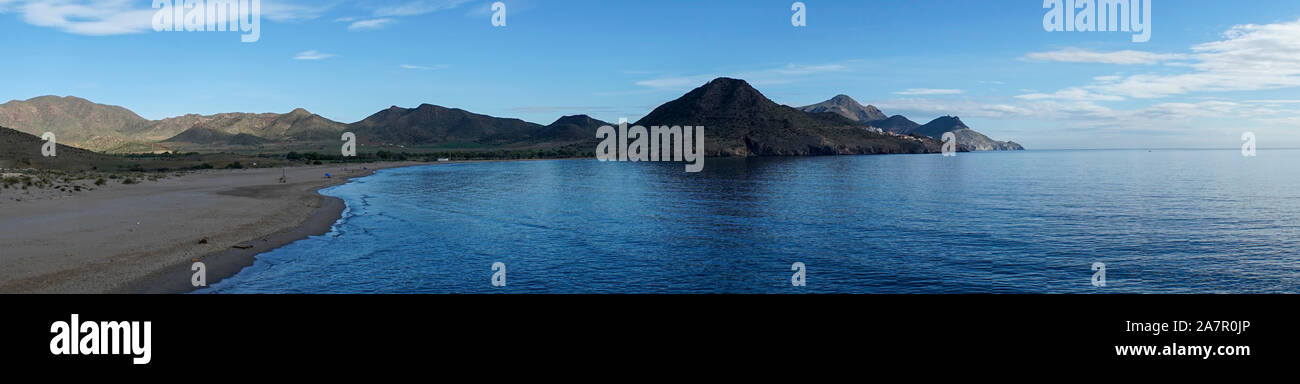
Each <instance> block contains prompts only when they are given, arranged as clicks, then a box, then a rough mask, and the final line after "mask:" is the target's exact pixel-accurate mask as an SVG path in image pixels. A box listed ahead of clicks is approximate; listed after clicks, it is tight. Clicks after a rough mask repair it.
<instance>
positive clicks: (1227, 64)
mask: <svg viewBox="0 0 1300 384" xmlns="http://www.w3.org/2000/svg"><path fill="white" fill-rule="evenodd" d="M1077 51H1081V50H1076V52H1077ZM1058 52H1060V51H1058ZM1085 52H1086V51H1085ZM1120 52H1132V51H1120ZM1113 53H1114V52H1112V54H1113ZM1098 54H1099V55H1100V56H1097V57H1105V58H1109V59H1114V58H1117V57H1129V59H1133V55H1132V54H1131V53H1123V54H1120V55H1113V56H1110V55H1109V54H1107V53H1098ZM1033 55H1034V54H1031V56H1033ZM1085 56H1086V55H1085ZM1176 56H1180V57H1184V58H1186V62H1177V63H1166V65H1168V66H1171V67H1174V68H1188V69H1190V72H1184V73H1177V74H1153V73H1144V74H1136V75H1131V76H1127V77H1122V78H1115V77H1103V78H1098V79H1095V82H1094V83H1092V84H1089V85H1086V86H1079V87H1075V88H1084V89H1087V90H1088V91H1090V92H1093V93H1096V94H1101V95H1109V96H1119V97H1128V98H1139V99H1154V98H1164V97H1169V96H1177V95H1185V94H1189V93H1194V92H1228V91H1260V90H1271V89H1284V88H1294V87H1300V20H1297V21H1294V22H1287V23H1279V24H1266V25H1255V24H1247V25H1238V26H1234V27H1232V29H1230V30H1228V31H1227V32H1225V33H1224V34H1223V39H1222V40H1219V41H1213V42H1209V43H1204V44H1199V45H1196V46H1193V47H1191V53H1189V54H1185V55H1176ZM1094 58H1095V57H1094ZM1147 59H1148V60H1151V58H1149V57H1148V58H1147ZM1058 61H1059V60H1058ZM1139 61H1140V60H1139ZM1094 62H1098V61H1094Z"/></svg>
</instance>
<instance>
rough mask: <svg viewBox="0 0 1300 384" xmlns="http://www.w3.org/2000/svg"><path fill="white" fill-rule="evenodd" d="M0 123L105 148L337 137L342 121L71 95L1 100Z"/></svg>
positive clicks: (306, 114) (297, 114)
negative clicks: (144, 105) (138, 108)
mask: <svg viewBox="0 0 1300 384" xmlns="http://www.w3.org/2000/svg"><path fill="white" fill-rule="evenodd" d="M0 125H3V126H11V127H13V128H14V129H16V130H19V131H22V132H24V133H28V134H31V135H37V136H39V135H42V134H44V133H45V132H53V133H54V135H55V137H57V138H58V142H59V143H61V144H68V145H71V146H74V147H78V148H85V149H90V150H93V151H109V152H122V151H142V152H147V151H151V150H153V149H155V148H154V147H153V144H154V143H159V142H162V143H172V144H176V143H186V144H191V145H197V146H203V145H211V144H222V145H246V144H245V143H248V144H247V145H251V143H259V144H260V143H265V142H270V141H276V142H304V141H307V142H310V141H326V140H329V141H337V140H338V139H339V134H341V133H342V132H343V130H344V129H345V128H346V127H347V125H345V124H343V123H339V122H335V121H331V120H329V119H326V118H324V117H321V116H319V115H315V114H312V113H310V112H307V110H304V109H301V108H299V109H296V110H294V111H292V112H289V113H286V114H277V113H261V114H252V113H222V114H216V115H210V116H202V115H192V114H191V115H185V116H180V117H173V118H167V119H163V120H158V121H150V120H147V119H145V118H143V117H140V116H139V115H137V114H135V112H131V111H130V110H128V109H126V108H122V107H119V106H114V105H104V104H98V103H95V102H92V101H89V100H86V99H82V98H78V97H72V96H67V97H58V96H41V97H36V98H32V99H28V100H22V101H18V100H14V101H10V102H8V103H5V104H2V105H0ZM191 130H193V132H190V131H191Z"/></svg>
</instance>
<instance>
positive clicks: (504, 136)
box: [350, 104, 595, 146]
mask: <svg viewBox="0 0 1300 384" xmlns="http://www.w3.org/2000/svg"><path fill="white" fill-rule="evenodd" d="M350 128H351V129H352V131H353V132H354V133H356V134H357V140H359V141H362V142H366V143H377V144H391V145H418V146H427V145H439V144H475V145H480V146H492V145H506V144H512V143H519V142H524V141H527V140H529V139H531V138H532V134H533V133H534V132H537V131H540V130H541V129H542V128H544V127H543V126H541V125H539V124H534V123H529V122H527V121H523V120H519V119H507V118H499V117H492V116H488V115H480V114H477V113H470V112H468V111H465V110H462V109H457V108H445V107H440V106H436V105H431V104H421V105H420V106H419V107H416V108H401V107H397V106H393V107H391V108H388V109H385V110H383V111H379V112H378V113H375V114H373V115H370V117H367V118H365V120H361V121H358V122H356V123H352V124H351V125H350ZM592 137H595V134H594V133H593V134H592Z"/></svg>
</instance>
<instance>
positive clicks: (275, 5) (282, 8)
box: [262, 0, 343, 22]
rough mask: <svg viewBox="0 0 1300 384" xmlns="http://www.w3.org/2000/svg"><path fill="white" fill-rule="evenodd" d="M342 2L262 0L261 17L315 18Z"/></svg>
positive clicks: (287, 20) (334, 0) (295, 19)
mask: <svg viewBox="0 0 1300 384" xmlns="http://www.w3.org/2000/svg"><path fill="white" fill-rule="evenodd" d="M342 2H343V1H342V0H320V1H312V2H311V3H310V4H308V3H306V2H298V1H290V0H262V17H265V18H267V19H270V20H273V21H279V22H301V21H307V20H316V19H318V18H320V17H321V16H324V15H325V13H326V12H329V11H330V10H331V9H334V7H336V6H338V5H339V4H341V3H342Z"/></svg>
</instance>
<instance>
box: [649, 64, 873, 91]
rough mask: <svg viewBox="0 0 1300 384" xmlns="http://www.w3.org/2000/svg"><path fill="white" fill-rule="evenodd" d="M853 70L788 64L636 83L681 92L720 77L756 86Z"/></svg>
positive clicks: (834, 65) (835, 65) (831, 65)
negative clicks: (742, 80) (743, 81)
mask: <svg viewBox="0 0 1300 384" xmlns="http://www.w3.org/2000/svg"><path fill="white" fill-rule="evenodd" d="M851 71H853V68H851V66H850V65H847V64H840V63H834V64H815V65H806V64H786V65H784V66H780V67H775V68H767V69H758V70H750V71H741V72H732V73H717V74H708V75H690V76H663V77H658V78H653V79H646V80H641V81H638V82H636V85H639V86H642V87H647V88H653V89H660V90H679V89H690V88H694V87H698V86H700V85H703V84H704V83H707V82H709V80H713V79H715V78H719V77H731V78H736V79H744V80H745V81H747V82H749V83H750V84H752V85H754V86H762V85H772V84H788V83H791V82H794V81H795V80H798V79H800V78H804V77H807V76H812V75H818V74H823V73H832V72H851Z"/></svg>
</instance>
